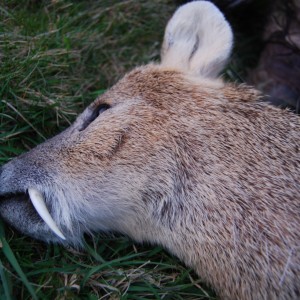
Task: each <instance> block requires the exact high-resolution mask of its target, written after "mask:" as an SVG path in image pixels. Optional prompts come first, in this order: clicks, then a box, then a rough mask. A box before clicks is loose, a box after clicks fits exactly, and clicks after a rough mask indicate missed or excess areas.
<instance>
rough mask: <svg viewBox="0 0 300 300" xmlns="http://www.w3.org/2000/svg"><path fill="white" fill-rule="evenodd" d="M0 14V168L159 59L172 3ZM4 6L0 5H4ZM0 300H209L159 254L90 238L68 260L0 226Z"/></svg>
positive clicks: (9, 8)
mask: <svg viewBox="0 0 300 300" xmlns="http://www.w3.org/2000/svg"><path fill="white" fill-rule="evenodd" d="M1 3H2V4H0V64H1V68H0V124H1V125H0V159H1V162H0V163H5V162H6V161H7V160H9V159H10V158H11V157H13V156H16V155H18V154H20V153H22V152H24V151H26V150H28V149H31V148H32V147H34V146H35V145H36V144H38V143H41V142H43V141H44V140H45V139H46V138H48V137H50V136H52V135H54V134H55V133H57V132H59V131H60V130H62V129H63V128H65V127H67V126H68V125H69V124H70V123H71V122H72V121H73V120H74V118H75V116H76V114H77V113H78V112H80V111H81V110H82V109H83V107H85V106H86V105H87V104H88V103H90V102H91V101H92V100H93V99H94V98H95V97H96V96H97V95H98V94H100V93H102V92H103V91H104V90H105V89H106V88H107V87H109V86H111V85H112V84H113V83H114V82H115V81H116V80H117V79H118V78H119V77H120V76H122V75H123V74H124V73H125V72H126V71H127V70H128V69H131V68H132V67H133V66H135V65H138V64H141V63H145V62H148V61H149V60H153V59H154V60H155V59H158V57H159V48H160V41H161V39H162V34H163V30H164V26H165V24H166V21H167V19H168V18H169V17H170V15H171V13H172V12H173V11H174V9H175V6H174V3H173V2H172V1H166V0H165V1H158V0H152V1H100V0H99V1H93V0H90V1H68V0H52V1H50V0H49V1H38V0H37V1H34V0H31V1H25V0H14V1H12V0H11V1H4V2H1ZM3 3H5V4H3ZM0 238H1V240H0V241H1V243H0V278H1V283H2V284H1V285H0V299H202V298H203V299H213V298H214V296H213V294H212V293H211V292H210V291H209V290H208V289H203V288H202V287H203V285H202V284H201V282H199V280H198V279H197V276H195V274H193V273H192V272H191V271H190V270H188V269H186V268H185V267H183V266H182V264H180V263H179V262H178V260H177V259H176V258H174V257H171V256H170V255H168V254H167V253H166V252H164V251H163V250H162V249H161V248H159V247H154V246H147V245H138V244H134V243H133V242H132V241H129V240H128V239H127V238H126V237H111V236H108V237H107V236H106V237H105V236H98V237H97V238H95V239H94V240H92V239H88V240H87V244H86V247H85V249H83V250H81V251H78V250H77V251H76V250H74V249H65V248H62V247H60V246H57V245H45V244H43V243H41V242H38V241H35V240H31V239H29V238H27V237H23V236H22V235H20V234H18V233H17V232H15V231H14V230H13V229H12V228H10V227H8V226H6V225H5V226H4V224H2V223H0Z"/></svg>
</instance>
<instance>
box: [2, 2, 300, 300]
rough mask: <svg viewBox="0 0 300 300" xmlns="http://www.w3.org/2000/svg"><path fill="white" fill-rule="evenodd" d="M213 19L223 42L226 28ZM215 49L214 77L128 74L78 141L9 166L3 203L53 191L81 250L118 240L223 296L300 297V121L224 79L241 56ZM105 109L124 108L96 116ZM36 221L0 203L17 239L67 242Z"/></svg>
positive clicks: (54, 144)
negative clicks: (189, 272)
mask: <svg viewBox="0 0 300 300" xmlns="http://www.w3.org/2000/svg"><path fill="white" fill-rule="evenodd" d="M201 3H202V4H203V2H201V1H200V2H199V3H198V4H197V5H200V6H199V7H198V8H199V9H200V8H201V5H202V4H201ZM207 3H208V2H205V4H204V5H205V9H207V8H209V7H211V8H212V7H213V6H212V4H207ZM194 5H195V3H194V4H193V5H192V6H190V8H192V9H190V10H189V11H187V10H186V8H187V6H185V9H184V15H185V14H186V13H187V12H188V13H190V14H193V12H194ZM207 5H208V6H207ZM196 11H198V9H197V10H196ZM208 12H209V11H208ZM212 12H213V14H214V16H215V17H216V18H217V19H216V20H217V21H218V22H216V23H214V24H217V26H216V28H214V29H215V30H213V31H212V32H215V33H218V32H219V30H218V29H219V28H220V25H222V22H223V21H224V18H223V16H222V15H221V13H220V12H218V11H216V8H215V7H213V8H212ZM218 14H219V15H218ZM180 16H182V15H181V14H180V10H179V13H178V14H176V15H175V19H173V21H172V24H173V25H174V24H175V25H174V26H173V27H172V28H174V30H175V32H178V28H177V27H176V26H177V25H176V24H181V23H180V22H177V21H179V20H178V19H176V18H180ZM218 16H219V17H218ZM191 19H193V20H196V19H195V16H194V18H191ZM206 20H209V18H206ZM219 21H220V23H219ZM187 23H188V22H187ZM209 24H210V25H211V23H209ZM190 25H191V24H190ZM224 26H225V28H226V30H227V33H228V34H227V37H228V38H229V40H228V39H227V42H230V41H231V34H230V32H228V30H230V27H228V24H227V23H226V24H225V25H224ZM188 28H189V30H192V31H191V32H189V33H188V36H189V37H194V36H195V34H198V32H194V31H193V28H194V27H193V26H188ZM195 28H197V26H196V27H195ZM197 30H198V29H197ZM203 30H204V29H203ZM221 32H222V30H221ZM174 36H176V34H175V35H174ZM216 38H217V37H216ZM196 40H197V39H196ZM180 41H181V42H182V40H181V39H180ZM194 41H195V39H194V38H189V39H187V40H186V42H187V43H189V44H188V45H187V49H196V48H195V47H193V45H194ZM205 41H207V39H205ZM174 43H175V44H174ZM174 43H170V44H169V46H170V47H172V46H173V45H175V46H176V39H175V40H174ZM214 45H215V43H213V44H210V43H204V46H205V47H208V48H207V49H204V50H206V51H205V52H206V53H209V47H212V48H213V49H212V51H211V53H215V55H217V56H218V55H220V57H222V60H220V61H221V64H220V61H219V60H218V59H216V60H214V59H213V60H212V61H210V62H212V64H213V65H211V67H212V68H213V72H212V73H210V72H209V75H208V74H206V76H204V74H202V73H201V74H200V75H199V72H198V71H197V70H203V68H202V67H203V66H204V65H206V62H205V61H203V60H202V57H201V56H196V57H197V58H198V59H197V60H193V63H192V64H188V65H187V66H186V67H185V68H183V69H180V65H178V64H175V65H169V64H168V65H165V64H164V63H162V64H160V65H155V64H149V65H147V66H144V67H140V68H137V69H135V70H133V71H132V72H130V73H128V74H127V75H126V76H125V77H124V78H123V79H122V80H120V81H119V82H118V83H117V84H116V85H115V86H114V87H112V88H111V89H110V90H108V91H107V92H106V93H105V94H104V95H102V96H101V97H99V98H98V99H97V100H96V101H95V102H94V103H93V104H91V106H90V107H88V108H87V109H86V110H85V111H84V112H83V114H81V115H80V116H79V117H78V119H77V121H76V122H75V123H74V124H73V125H72V126H71V127H70V128H69V129H67V130H66V131H65V132H62V133H61V134H60V135H58V136H56V137H54V138H53V139H51V140H49V141H47V142H46V143H44V144H42V145H40V146H38V147H37V148H35V149H33V150H32V151H30V152H28V153H27V154H25V155H23V156H21V157H19V158H16V159H15V160H12V161H11V162H10V163H8V164H7V165H5V166H4V167H3V169H1V175H0V182H1V184H0V195H6V198H8V197H7V194H11V193H15V192H16V191H17V192H20V191H21V192H24V191H26V189H28V188H29V187H34V188H36V189H37V190H39V191H40V192H41V193H42V194H44V195H45V199H46V203H47V205H48V206H49V207H50V208H51V213H52V217H53V219H54V220H55V221H56V222H57V224H58V226H59V228H60V229H61V230H62V232H63V233H64V235H65V236H66V237H67V241H68V242H70V243H79V242H80V238H81V236H82V235H83V233H84V232H90V233H92V232H97V231H99V230H105V231H118V232H121V233H124V234H127V235H129V236H130V237H132V238H133V239H135V240H137V241H149V242H151V243H155V244H160V245H163V246H164V247H165V248H167V249H168V250H169V251H170V252H172V253H173V254H175V255H177V256H178V257H179V258H180V259H181V260H182V261H184V262H185V263H186V264H187V265H188V266H191V267H192V268H194V269H195V271H196V272H197V274H199V276H200V277H201V279H203V280H204V281H205V282H207V283H208V284H210V285H211V286H212V287H213V288H214V289H215V290H216V291H217V293H218V294H219V295H220V296H221V297H223V298H226V299H277V298H278V299H297V298H299V295H300V281H299V277H300V231H299V228H300V203H299V201H300V185H299V182H300V172H299V167H300V154H299V146H300V145H299V141H300V137H299V132H300V119H299V117H298V116H296V115H294V114H292V113H290V112H288V111H284V110H280V109H278V108H275V107H272V106H269V105H268V104H266V103H262V102H261V101H260V95H259V93H258V92H257V91H255V90H254V89H252V88H251V87H248V86H243V85H242V86H237V85H234V84H225V83H223V82H222V81H221V80H220V79H218V78H214V77H213V76H212V75H213V74H214V76H216V70H219V69H220V67H221V66H223V65H224V63H225V61H226V60H227V58H228V57H227V56H228V55H229V53H228V49H229V48H230V47H229V48H228V47H227V48H226V49H222V48H220V47H214ZM169 50H170V51H171V52H168V51H167V52H166V53H165V54H164V55H167V56H168V53H172V55H173V54H174V52H173V51H172V49H171V48H170V49H169ZM193 51H194V50H193ZM195 51H196V50H195ZM190 54H191V53H190ZM193 54H195V53H194V52H193ZM167 56H166V57H165V59H167V58H168V57H167ZM186 57H191V55H187V56H184V57H181V58H182V60H181V62H182V61H184V59H185V58H186ZM167 61H168V59H167ZM170 61H173V60H170ZM173 62H174V61H173ZM213 62H217V63H216V64H214V63H213ZM187 63H188V62H187ZM104 103H105V104H108V105H109V106H110V108H109V109H107V110H105V111H103V112H101V113H100V114H99V116H98V117H97V118H92V116H93V113H95V112H97V110H98V109H99V107H100V108H101V105H102V104H104ZM28 166H30V167H28ZM36 174H38V175H39V176H36ZM7 201H8V200H7ZM24 202H25V201H24ZM24 202H23V204H22V205H25V204H24ZM3 203H6V204H3ZM29 207H30V206H29V205H27V206H26V207H25V208H26V209H28V210H29ZM25 213H26V211H25V210H24V211H23V210H22V211H20V208H19V204H16V202H15V201H12V202H5V201H0V214H1V215H2V216H3V217H4V218H5V219H6V220H8V221H9V222H10V223H12V224H14V225H15V226H16V227H17V228H19V229H20V230H22V231H24V232H25V233H28V234H30V235H32V236H34V237H37V238H40V239H44V240H45V239H46V240H48V241H49V240H51V241H57V238H56V237H53V235H52V236H51V232H50V230H49V229H48V228H47V227H45V226H43V224H42V223H38V224H36V223H35V222H34V221H35V217H36V216H34V214H29V213H28V214H27V215H26V214H25ZM24 214H25V217H24V218H23V219H22V218H20V216H23V215H24ZM28 223H29V224H30V226H28V225H27V224H28ZM32 224H33V225H35V227H34V229H33V225H32ZM26 226H27V227H26ZM24 228H25V229H24ZM48 236H49V237H48Z"/></svg>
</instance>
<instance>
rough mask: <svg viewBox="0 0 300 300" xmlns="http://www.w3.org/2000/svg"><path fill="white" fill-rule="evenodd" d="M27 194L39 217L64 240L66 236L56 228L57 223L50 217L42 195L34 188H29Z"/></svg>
mask: <svg viewBox="0 0 300 300" xmlns="http://www.w3.org/2000/svg"><path fill="white" fill-rule="evenodd" d="M28 194H29V197H30V200H31V202H32V204H33V206H34V207H35V209H36V211H37V213H38V214H39V215H40V217H41V218H42V219H43V220H44V221H45V223H46V224H47V225H48V226H49V227H50V229H51V230H52V231H53V232H54V233H55V234H56V235H58V236H59V237H60V238H61V239H63V240H65V239H66V238H65V237H64V235H63V234H62V232H61V231H60V230H59V229H58V227H57V225H56V224H55V222H54V220H53V219H52V217H51V215H50V213H49V211H48V209H47V207H46V204H45V201H44V198H43V195H42V194H41V193H40V192H39V191H38V190H36V189H34V188H29V189H28Z"/></svg>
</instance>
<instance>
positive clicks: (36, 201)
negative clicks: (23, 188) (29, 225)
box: [0, 188, 66, 240]
mask: <svg viewBox="0 0 300 300" xmlns="http://www.w3.org/2000/svg"><path fill="white" fill-rule="evenodd" d="M0 199H1V202H0V209H1V210H4V211H5V210H7V209H9V208H11V210H13V211H14V213H16V212H17V210H18V211H19V214H20V213H22V210H25V211H23V213H24V214H25V215H28V214H29V215H30V216H34V215H35V216H36V217H38V216H39V217H40V218H41V219H42V220H43V221H44V222H45V223H46V224H47V225H48V227H49V229H51V230H52V232H53V233H55V235H57V236H58V237H59V238H61V239H62V240H65V239H66V238H65V236H64V235H63V233H62V232H61V231H60V229H59V228H58V226H57V225H56V223H55V221H54V220H53V218H52V217H51V214H50V213H49V210H48V208H47V206H46V203H45V199H44V197H43V195H42V193H41V192H40V191H39V190H37V189H35V188H28V190H27V192H26V193H8V194H5V195H1V198H0ZM29 211H30V213H29ZM0 215H1V212H0ZM37 215H38V216H37ZM4 216H5V214H4ZM33 218H35V217H33ZM5 219H7V221H8V222H9V223H10V220H9V218H5ZM31 219H32V218H31ZM28 221H29V220H28Z"/></svg>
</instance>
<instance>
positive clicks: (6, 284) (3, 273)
mask: <svg viewBox="0 0 300 300" xmlns="http://www.w3.org/2000/svg"><path fill="white" fill-rule="evenodd" d="M0 278H1V281H2V286H3V289H4V295H5V298H4V299H6V300H10V299H12V295H11V288H10V285H9V280H8V278H7V274H6V271H5V269H4V266H3V264H2V261H1V260H0ZM0 297H1V298H2V295H0ZM1 298H0V299H1Z"/></svg>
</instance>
